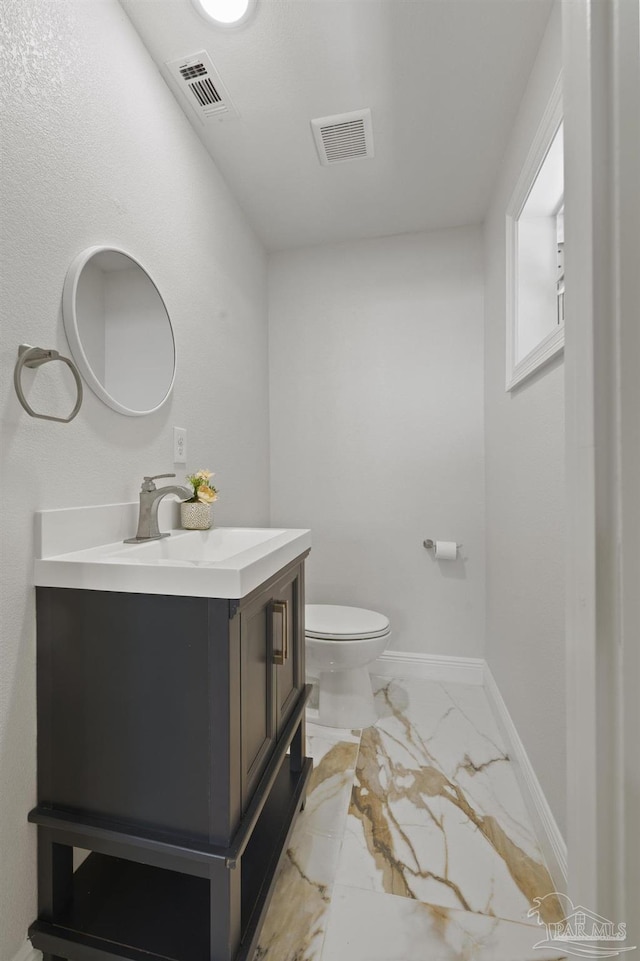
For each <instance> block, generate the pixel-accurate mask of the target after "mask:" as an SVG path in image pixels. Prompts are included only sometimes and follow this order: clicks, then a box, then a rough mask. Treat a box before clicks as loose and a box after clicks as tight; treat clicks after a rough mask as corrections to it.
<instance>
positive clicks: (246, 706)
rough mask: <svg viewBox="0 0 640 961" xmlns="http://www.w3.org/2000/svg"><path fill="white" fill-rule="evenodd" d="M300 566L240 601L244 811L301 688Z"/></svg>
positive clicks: (301, 625) (302, 665)
mask: <svg viewBox="0 0 640 961" xmlns="http://www.w3.org/2000/svg"><path fill="white" fill-rule="evenodd" d="M303 571H304V566H303V565H302V564H297V565H295V566H293V567H290V568H289V569H288V570H287V571H285V572H283V574H282V575H281V576H280V577H277V578H275V579H274V580H273V581H271V582H270V583H269V584H267V585H265V587H264V589H259V590H258V591H257V592H256V595H255V596H251V597H250V598H249V599H248V601H247V602H246V603H243V605H241V607H240V612H239V615H238V616H239V618H240V726H241V735H240V736H241V763H240V778H241V796H242V809H243V811H244V810H246V807H247V805H248V803H249V801H250V800H251V796H252V794H253V792H254V790H255V788H256V787H257V784H258V781H259V780H260V776H261V774H262V772H263V771H264V768H265V766H266V764H267V762H268V760H269V757H270V756H271V752H272V750H273V748H274V746H275V744H276V741H277V739H278V737H279V736H280V733H281V731H282V729H283V727H284V725H285V724H286V722H287V720H288V718H289V716H290V714H291V712H292V710H293V708H294V707H295V705H296V703H297V701H298V698H299V697H300V695H301V693H302V689H303V688H304V573H303Z"/></svg>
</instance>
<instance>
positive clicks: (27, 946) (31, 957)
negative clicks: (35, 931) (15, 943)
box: [12, 940, 42, 961]
mask: <svg viewBox="0 0 640 961" xmlns="http://www.w3.org/2000/svg"><path fill="white" fill-rule="evenodd" d="M12 961H42V954H41V952H40V951H38V950H37V948H34V946H33V945H32V944H31V941H29V940H27V941H25V942H24V944H23V945H22V947H21V948H20V949H19V950H18V951H17V953H16V954H14V956H13V958H12Z"/></svg>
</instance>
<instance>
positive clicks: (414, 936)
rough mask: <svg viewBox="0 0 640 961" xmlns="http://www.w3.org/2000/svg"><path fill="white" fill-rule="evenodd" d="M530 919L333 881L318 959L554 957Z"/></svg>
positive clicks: (543, 960)
mask: <svg viewBox="0 0 640 961" xmlns="http://www.w3.org/2000/svg"><path fill="white" fill-rule="evenodd" d="M539 940H540V928H539V927H538V926H537V925H535V926H532V925H530V924H522V923H518V922H514V921H506V920H503V919H501V918H495V917H489V916H487V915H482V914H475V913H471V912H468V911H460V910H452V909H451V908H444V907H442V906H439V905H432V904H423V903H422V902H420V901H415V900H409V899H407V898H400V897H395V896H393V895H389V894H375V893H372V892H369V891H361V890H358V889H356V888H345V887H340V886H338V885H336V887H335V888H334V891H333V897H332V901H331V908H330V910H329V919H328V924H327V930H326V936H325V941H324V949H323V952H322V961H551V959H553V961H558V959H560V958H564V957H565V956H564V955H562V954H558V953H557V952H554V951H553V950H541V949H534V947H533V946H534V945H535V944H536V943H537V942H538V941H539Z"/></svg>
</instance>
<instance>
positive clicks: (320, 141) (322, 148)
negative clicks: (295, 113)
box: [311, 108, 373, 167]
mask: <svg viewBox="0 0 640 961" xmlns="http://www.w3.org/2000/svg"><path fill="white" fill-rule="evenodd" d="M311 129H312V130H313V136H314V138H315V142H316V147H317V148H318V156H319V157H320V163H321V164H322V165H323V166H324V167H328V166H329V164H337V163H343V162H344V161H345V160H360V159H362V158H364V157H373V127H372V125H371V111H370V110H369V108H367V109H366V110H356V111H354V112H353V113H340V114H337V115H336V116H335V117H319V118H318V119H317V120H312V121H311Z"/></svg>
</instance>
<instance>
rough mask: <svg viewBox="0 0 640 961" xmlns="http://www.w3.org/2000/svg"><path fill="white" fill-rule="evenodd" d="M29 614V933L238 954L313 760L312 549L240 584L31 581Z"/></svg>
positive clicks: (55, 940) (56, 942) (243, 952)
mask: <svg viewBox="0 0 640 961" xmlns="http://www.w3.org/2000/svg"><path fill="white" fill-rule="evenodd" d="M37 619H38V806H37V807H36V808H35V809H34V810H33V811H32V812H31V814H30V815H29V818H30V820H31V821H32V822H34V823H35V824H37V825H38V832H39V843H38V847H39V855H38V857H39V917H38V920H37V921H35V922H34V924H33V925H32V926H31V928H30V937H31V940H32V942H33V944H34V946H35V947H37V948H40V949H41V950H42V951H43V952H44V954H45V961H51V959H52V958H68V959H70V961H108V959H111V958H114V957H117V958H126V959H129V961H142V959H143V958H144V959H145V961H161V959H162V961H248V959H250V958H251V957H252V955H253V952H254V950H255V945H256V943H257V936H258V933H259V930H260V925H261V923H262V919H263V916H264V913H265V910H266V906H267V904H268V901H269V896H270V892H271V887H272V881H273V877H274V874H275V870H276V867H277V864H278V861H279V859H280V856H281V854H282V852H283V851H284V850H285V848H286V843H287V840H288V837H289V834H290V831H291V829H292V827H293V823H294V820H295V817H296V816H297V813H298V811H299V810H300V808H301V806H302V804H303V802H304V795H305V790H306V784H307V781H308V778H309V775H310V773H311V761H310V760H309V759H308V758H306V757H305V729H304V707H305V703H306V700H307V698H308V694H309V689H308V688H307V687H306V686H305V683H304V555H303V556H302V557H299V558H298V559H297V560H296V561H294V562H293V563H291V564H289V565H287V566H286V567H285V568H283V569H282V570H281V571H279V572H278V573H277V574H276V575H275V576H274V577H272V578H270V579H269V581H267V582H265V583H264V584H263V585H261V586H260V587H259V588H258V589H257V590H255V591H253V592H252V593H251V594H249V595H248V596H247V597H245V598H242V599H236V600H233V599H232V600H222V599H215V598H203V597H184V596H173V595H147V594H129V593H118V592H103V591H89V590H76V589H67V588H49V587H40V588H37ZM73 848H81V849H84V850H85V851H88V852H90V853H89V856H88V857H87V858H86V859H85V860H84V861H83V862H82V864H81V865H80V866H79V867H77V869H76V870H75V871H74V870H73Z"/></svg>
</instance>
